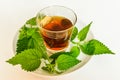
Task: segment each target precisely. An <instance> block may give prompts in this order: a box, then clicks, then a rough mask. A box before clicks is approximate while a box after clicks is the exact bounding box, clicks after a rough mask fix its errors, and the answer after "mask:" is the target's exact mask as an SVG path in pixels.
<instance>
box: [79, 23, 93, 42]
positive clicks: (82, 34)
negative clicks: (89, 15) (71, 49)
mask: <svg viewBox="0 0 120 80" xmlns="http://www.w3.org/2000/svg"><path fill="white" fill-rule="evenodd" d="M91 24H92V22H91V23H90V24H88V25H87V26H85V27H84V28H83V29H82V30H80V32H79V33H78V39H79V40H80V41H83V40H85V38H86V36H87V33H88V31H89V28H90V26H91Z"/></svg>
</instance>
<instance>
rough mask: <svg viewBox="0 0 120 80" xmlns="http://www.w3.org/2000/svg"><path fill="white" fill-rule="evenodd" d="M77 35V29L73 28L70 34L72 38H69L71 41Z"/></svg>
mask: <svg viewBox="0 0 120 80" xmlns="http://www.w3.org/2000/svg"><path fill="white" fill-rule="evenodd" d="M77 34H78V29H77V27H74V29H73V32H72V36H71V41H72V40H74V39H75V37H76V36H77Z"/></svg>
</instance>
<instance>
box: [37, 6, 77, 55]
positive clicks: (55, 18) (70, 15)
mask: <svg viewBox="0 0 120 80" xmlns="http://www.w3.org/2000/svg"><path fill="white" fill-rule="evenodd" d="M36 21H37V25H38V27H39V28H40V32H41V34H42V37H43V39H44V43H45V46H46V48H47V51H48V53H49V52H50V53H55V52H60V51H64V50H66V49H67V48H68V45H69V42H70V41H69V40H70V37H71V33H72V30H73V26H74V25H75V23H76V21H77V16H76V14H75V12H74V11H73V10H72V9H69V8H67V7H64V6H59V5H52V6H48V7H45V8H43V9H41V10H40V11H39V12H38V14H37V16H36Z"/></svg>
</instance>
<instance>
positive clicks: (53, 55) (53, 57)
mask: <svg viewBox="0 0 120 80" xmlns="http://www.w3.org/2000/svg"><path fill="white" fill-rule="evenodd" d="M62 54H66V55H70V54H71V53H70V52H57V53H54V54H52V55H51V56H50V58H52V59H57V58H58V57H59V56H60V55H62Z"/></svg>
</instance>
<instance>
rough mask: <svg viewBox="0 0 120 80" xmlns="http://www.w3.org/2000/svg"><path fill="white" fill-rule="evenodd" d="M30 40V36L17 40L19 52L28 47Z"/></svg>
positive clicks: (17, 50)
mask: <svg viewBox="0 0 120 80" xmlns="http://www.w3.org/2000/svg"><path fill="white" fill-rule="evenodd" d="M29 40H30V38H27V37H24V38H22V39H19V40H18V41H17V49H16V52H17V54H18V53H21V52H22V51H24V50H26V49H28V43H29Z"/></svg>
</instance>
